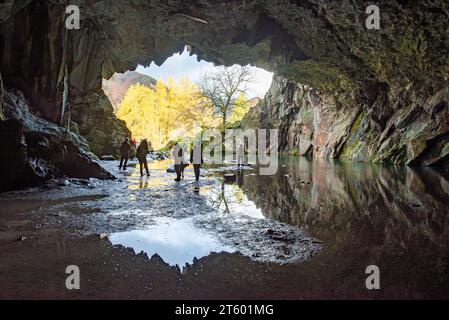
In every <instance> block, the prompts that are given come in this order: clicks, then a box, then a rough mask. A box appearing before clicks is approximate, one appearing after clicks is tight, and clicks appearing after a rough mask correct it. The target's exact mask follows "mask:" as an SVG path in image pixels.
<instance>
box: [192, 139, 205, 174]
mask: <svg viewBox="0 0 449 320" xmlns="http://www.w3.org/2000/svg"><path fill="white" fill-rule="evenodd" d="M190 163H192V164H193V170H194V171H195V180H196V181H197V182H198V181H200V174H201V166H202V164H203V163H204V159H203V146H202V144H201V143H197V144H195V145H194V146H192V148H191V150H190Z"/></svg>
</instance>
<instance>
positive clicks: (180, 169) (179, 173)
mask: <svg viewBox="0 0 449 320" xmlns="http://www.w3.org/2000/svg"><path fill="white" fill-rule="evenodd" d="M173 158H174V159H175V171H176V179H175V181H177V182H179V181H181V178H184V170H185V168H186V161H185V158H184V150H183V148H182V146H181V145H180V144H179V143H177V144H175V146H174V148H173Z"/></svg>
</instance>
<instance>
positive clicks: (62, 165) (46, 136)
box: [0, 92, 113, 191]
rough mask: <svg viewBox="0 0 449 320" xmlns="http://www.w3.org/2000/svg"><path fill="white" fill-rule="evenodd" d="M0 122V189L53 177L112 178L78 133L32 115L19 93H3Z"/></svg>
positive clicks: (32, 184) (25, 185) (12, 187)
mask: <svg viewBox="0 0 449 320" xmlns="http://www.w3.org/2000/svg"><path fill="white" fill-rule="evenodd" d="M3 107H4V113H5V117H6V119H7V120H6V121H1V122H0V136H1V137H2V138H1V139H0V170H1V171H2V172H3V173H2V182H1V185H0V191H6V190H13V189H17V188H22V187H29V186H34V185H37V184H39V183H42V182H44V181H48V180H50V179H54V178H64V177H72V178H82V179H83V178H90V177H95V178H98V179H112V178H113V176H112V175H111V174H110V173H109V172H108V171H106V170H105V169H103V168H102V167H101V166H100V164H99V163H98V162H97V161H96V160H97V159H96V157H95V155H93V154H92V153H91V152H90V151H89V147H88V145H87V142H86V141H85V140H84V139H83V138H82V137H80V136H78V135H76V134H74V133H72V132H68V131H67V130H66V129H64V128H62V127H60V126H58V125H56V124H53V123H51V122H49V121H46V120H44V119H41V118H38V117H36V116H34V115H32V114H31V113H30V111H29V108H28V105H27V102H26V101H25V100H24V98H23V96H22V95H21V94H20V93H19V92H6V95H5V101H4V104H3Z"/></svg>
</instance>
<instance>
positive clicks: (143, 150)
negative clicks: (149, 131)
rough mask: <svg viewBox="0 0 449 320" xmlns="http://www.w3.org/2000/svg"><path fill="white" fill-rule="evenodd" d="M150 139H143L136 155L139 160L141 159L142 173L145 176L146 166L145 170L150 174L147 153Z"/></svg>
mask: <svg viewBox="0 0 449 320" xmlns="http://www.w3.org/2000/svg"><path fill="white" fill-rule="evenodd" d="M148 152H149V151H148V141H147V140H146V139H145V140H143V141H142V142H141V143H140V145H139V147H138V148H137V153H136V157H137V160H139V165H140V175H141V176H142V177H143V168H144V167H145V170H146V172H147V176H148V177H149V176H150V171H149V170H148V162H147V155H148Z"/></svg>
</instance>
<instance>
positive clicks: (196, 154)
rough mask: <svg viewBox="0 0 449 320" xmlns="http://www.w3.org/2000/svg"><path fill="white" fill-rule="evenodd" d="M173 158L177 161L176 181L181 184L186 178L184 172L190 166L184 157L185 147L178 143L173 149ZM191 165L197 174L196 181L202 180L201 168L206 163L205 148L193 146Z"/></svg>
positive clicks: (197, 145) (191, 149)
mask: <svg viewBox="0 0 449 320" xmlns="http://www.w3.org/2000/svg"><path fill="white" fill-rule="evenodd" d="M173 158H174V159H175V172H176V179H175V181H177V182H179V181H181V179H182V178H184V170H185V169H186V168H187V167H188V166H189V163H188V162H187V161H186V159H185V156H184V149H183V147H182V146H181V145H180V144H179V143H177V144H175V146H174V147H173ZM190 163H191V164H193V171H194V172H195V180H196V181H199V180H200V173H201V166H202V165H203V163H204V158H203V147H202V145H201V144H195V145H192V147H191V148H190Z"/></svg>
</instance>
